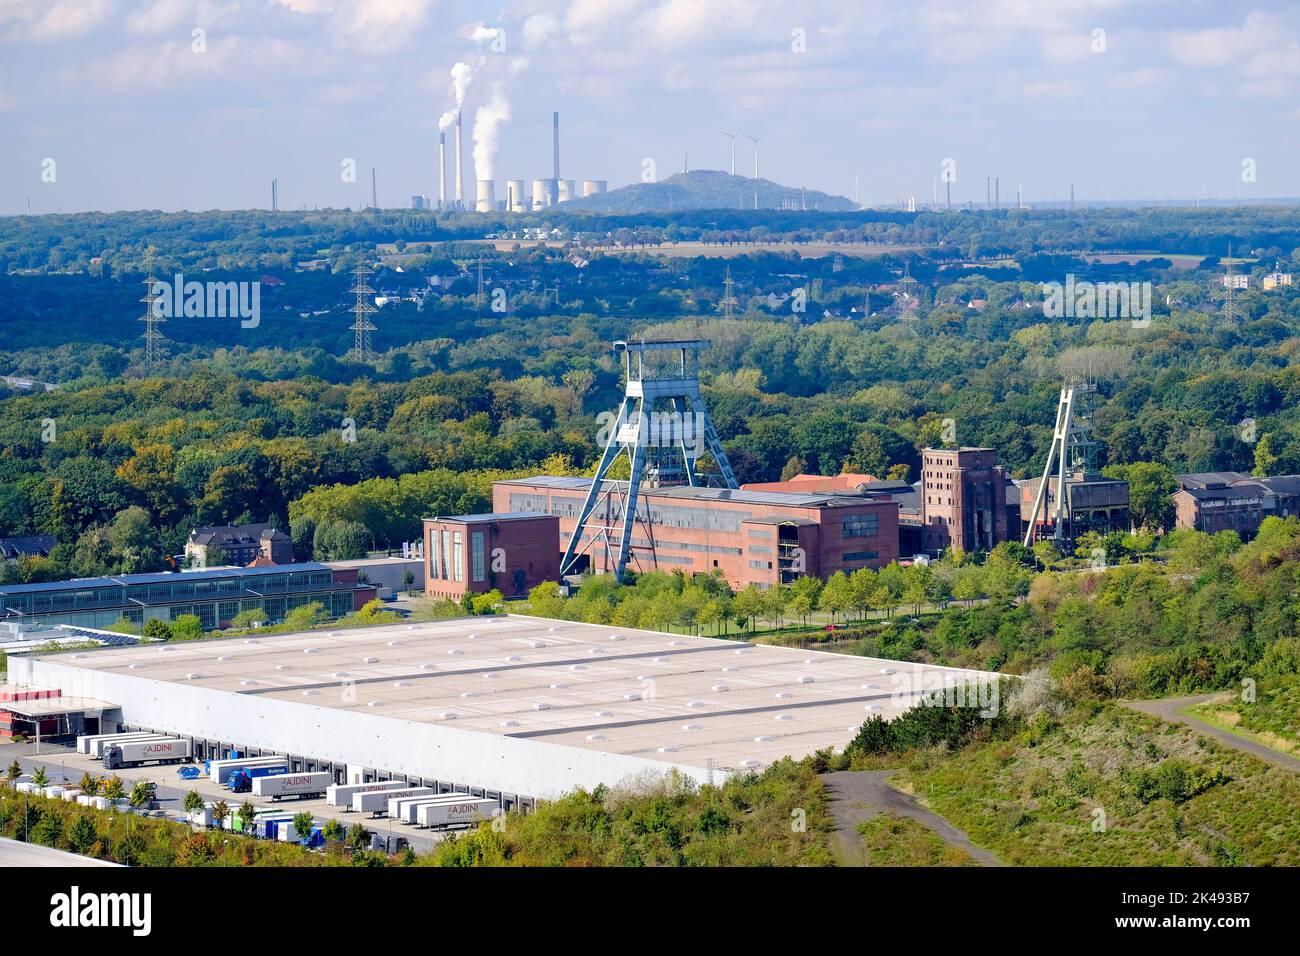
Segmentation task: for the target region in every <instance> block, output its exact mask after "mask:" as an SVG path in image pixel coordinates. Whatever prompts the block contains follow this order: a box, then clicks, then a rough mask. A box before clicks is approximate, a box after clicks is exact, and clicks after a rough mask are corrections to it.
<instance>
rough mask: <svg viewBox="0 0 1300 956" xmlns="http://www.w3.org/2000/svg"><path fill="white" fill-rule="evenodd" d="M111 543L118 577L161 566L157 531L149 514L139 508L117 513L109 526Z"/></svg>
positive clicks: (134, 507) (134, 506)
mask: <svg viewBox="0 0 1300 956" xmlns="http://www.w3.org/2000/svg"><path fill="white" fill-rule="evenodd" d="M108 542H109V545H110V547H111V548H112V553H113V560H114V564H115V570H116V571H117V572H118V573H119V574H138V573H141V572H144V571H156V570H158V569H159V568H160V567H161V565H162V555H161V554H160V552H159V550H158V532H156V531H155V530H154V529H153V526H152V525H151V524H150V522H149V513H148V512H147V511H145V510H144V509H143V508H141V507H139V506H138V505H132V506H131V507H130V508H124V509H123V510H121V511H119V512H118V513H117V515H116V516H115V517H114V518H113V521H112V523H111V524H110V525H109V526H108Z"/></svg>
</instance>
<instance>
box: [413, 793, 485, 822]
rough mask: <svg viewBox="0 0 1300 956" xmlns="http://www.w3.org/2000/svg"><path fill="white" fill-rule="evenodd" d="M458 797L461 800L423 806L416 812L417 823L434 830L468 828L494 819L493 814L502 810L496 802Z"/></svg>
mask: <svg viewBox="0 0 1300 956" xmlns="http://www.w3.org/2000/svg"><path fill="white" fill-rule="evenodd" d="M458 796H459V797H460V799H459V800H447V801H444V802H441V803H426V804H422V805H421V806H420V807H418V808H417V810H416V816H415V822H416V823H417V824H419V825H420V826H422V827H434V828H443V827H455V826H468V825H471V824H475V823H478V822H479V821H481V820H490V819H492V814H494V813H496V812H498V811H499V810H500V809H501V805H500V804H499V803H497V801H495V800H486V799H484V798H482V797H471V796H470V795H469V794H459V795H458Z"/></svg>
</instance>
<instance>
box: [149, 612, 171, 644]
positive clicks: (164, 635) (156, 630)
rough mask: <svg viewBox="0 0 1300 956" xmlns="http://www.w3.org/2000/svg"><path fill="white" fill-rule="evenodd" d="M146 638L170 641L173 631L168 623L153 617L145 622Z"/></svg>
mask: <svg viewBox="0 0 1300 956" xmlns="http://www.w3.org/2000/svg"><path fill="white" fill-rule="evenodd" d="M144 636H145V637H147V638H150V639H151V640H155V641H170V640H171V639H172V629H171V628H170V627H168V626H167V622H166V621H163V620H161V619H159V618H156V617H151V618H149V620H147V621H145V622H144Z"/></svg>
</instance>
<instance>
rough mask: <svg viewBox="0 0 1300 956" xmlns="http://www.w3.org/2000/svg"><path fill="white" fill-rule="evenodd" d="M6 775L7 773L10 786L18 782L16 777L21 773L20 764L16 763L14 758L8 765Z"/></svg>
mask: <svg viewBox="0 0 1300 956" xmlns="http://www.w3.org/2000/svg"><path fill="white" fill-rule="evenodd" d="M8 775H9V786H10V787H12V786H13V785H14V784H16V783H17V782H18V778H19V777H21V776H22V775H23V768H22V765H21V764H20V763H18V761H17V760H15V761H14V762H13V763H11V764H10V765H9V770H8Z"/></svg>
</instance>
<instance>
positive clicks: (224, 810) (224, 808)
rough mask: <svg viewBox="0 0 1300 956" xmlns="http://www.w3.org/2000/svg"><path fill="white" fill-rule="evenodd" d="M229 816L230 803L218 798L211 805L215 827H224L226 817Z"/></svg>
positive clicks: (219, 828)
mask: <svg viewBox="0 0 1300 956" xmlns="http://www.w3.org/2000/svg"><path fill="white" fill-rule="evenodd" d="M229 816H230V804H228V803H226V801H225V800H218V801H217V802H216V803H215V804H213V806H212V819H213V820H214V821H215V822H216V824H217V829H218V830H221V829H224V828H225V823H226V818H227V817H229Z"/></svg>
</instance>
